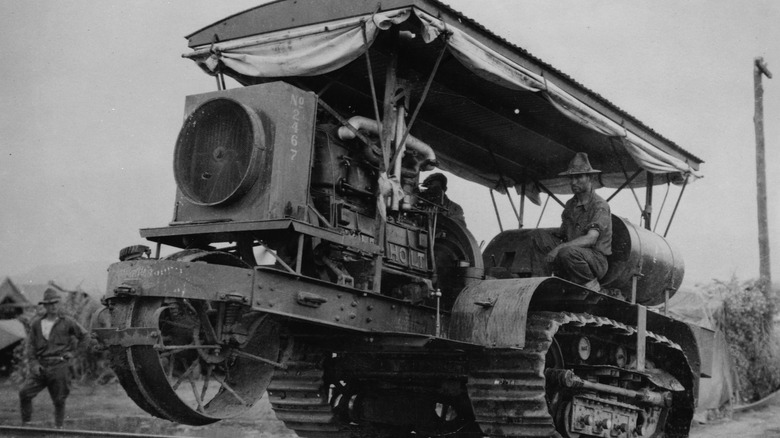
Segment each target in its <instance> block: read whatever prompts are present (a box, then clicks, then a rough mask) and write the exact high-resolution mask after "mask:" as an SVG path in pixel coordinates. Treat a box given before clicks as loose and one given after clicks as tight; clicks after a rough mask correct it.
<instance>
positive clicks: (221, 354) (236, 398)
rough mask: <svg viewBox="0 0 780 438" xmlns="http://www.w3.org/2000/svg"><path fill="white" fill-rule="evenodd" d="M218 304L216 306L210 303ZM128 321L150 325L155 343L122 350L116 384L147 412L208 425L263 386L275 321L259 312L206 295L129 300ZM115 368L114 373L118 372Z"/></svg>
mask: <svg viewBox="0 0 780 438" xmlns="http://www.w3.org/2000/svg"><path fill="white" fill-rule="evenodd" d="M217 307H218V306H217ZM129 313H130V314H131V316H130V324H129V325H130V326H131V327H147V328H148V327H153V328H157V331H158V339H157V343H155V344H154V345H133V346H131V347H126V348H124V349H121V350H120V351H118V352H117V353H120V354H122V355H125V358H126V360H124V361H115V362H117V363H122V362H124V363H126V364H127V367H128V369H127V370H122V371H123V372H122V373H121V374H122V376H124V379H122V380H124V381H123V382H122V384H123V386H124V387H125V389H126V390H127V392H128V395H130V396H131V397H132V398H134V399H136V398H138V397H141V398H143V400H141V401H140V402H139V400H135V401H136V403H138V405H139V406H141V407H142V408H144V409H145V410H147V411H148V412H149V413H151V414H153V415H156V416H159V417H162V418H165V419H168V420H171V421H175V422H178V423H183V424H190V425H204V424H210V423H213V422H216V421H219V420H222V419H225V418H230V417H234V416H236V415H239V414H241V413H242V412H244V411H245V410H246V409H247V408H249V407H251V406H252V405H253V404H254V403H255V402H257V401H258V400H259V399H260V398H261V397H262V395H263V393H264V392H265V390H266V388H267V386H268V383H269V382H270V379H271V376H272V375H273V371H274V368H275V367H278V366H282V365H281V364H279V363H278V362H277V361H278V358H279V344H280V341H279V328H278V325H277V324H276V323H275V322H274V321H272V320H271V319H270V318H268V317H267V316H265V315H261V314H258V313H246V314H245V315H241V316H236V315H235V314H233V315H232V316H233V319H232V320H231V325H230V326H226V325H224V324H223V325H219V324H217V322H218V321H219V322H224V321H225V317H224V310H223V311H222V313H220V310H218V309H213V308H212V306H211V305H210V303H208V302H206V301H196V300H187V299H175V300H165V301H163V300H162V299H143V298H142V299H136V300H135V301H134V303H133V304H132V310H131V312H129ZM118 374H119V373H118Z"/></svg>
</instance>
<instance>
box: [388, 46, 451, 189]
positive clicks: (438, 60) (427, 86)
mask: <svg viewBox="0 0 780 438" xmlns="http://www.w3.org/2000/svg"><path fill="white" fill-rule="evenodd" d="M446 51H447V41H446V39H445V42H444V45H443V46H442V48H441V52H439V57H438V58H436V63H435V64H434V65H433V70H432V71H431V74H430V75H429V76H428V81H427V82H426V83H425V88H424V89H423V92H422V95H421V96H420V100H419V101H418V102H417V106H415V108H414V112H413V113H412V118H411V119H409V124H408V125H407V126H406V130H405V131H404V135H403V136H402V137H401V141H400V142H399V143H398V149H397V150H396V154H398V153H399V151H401V145H403V144H404V143H405V142H406V138H407V137H408V136H409V132H410V131H411V130H412V125H414V121H415V120H417V114H419V113H420V108H422V105H423V102H425V99H426V98H427V97H428V91H430V89H431V84H432V83H433V78H434V77H435V76H436V72H437V71H439V65H440V64H441V60H442V58H444V53H445V52H446ZM393 158H394V159H396V160H397V159H398V157H393ZM398 178H399V179H400V178H401V175H398Z"/></svg>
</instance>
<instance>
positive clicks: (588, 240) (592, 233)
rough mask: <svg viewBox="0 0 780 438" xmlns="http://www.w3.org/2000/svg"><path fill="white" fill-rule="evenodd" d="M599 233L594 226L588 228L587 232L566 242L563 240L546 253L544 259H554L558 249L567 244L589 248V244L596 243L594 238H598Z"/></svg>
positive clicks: (549, 260)
mask: <svg viewBox="0 0 780 438" xmlns="http://www.w3.org/2000/svg"><path fill="white" fill-rule="evenodd" d="M599 234H600V232H599V230H597V229H595V228H591V229H590V230H588V233H587V234H585V235H583V236H580V237H577V238H575V239H572V240H570V241H568V242H563V243H561V244H560V245H558V246H556V247H555V248H553V250H552V251H550V252H549V253H548V254H547V257H545V261H546V262H547V263H552V261H553V260H555V257H556V256H558V251H560V250H561V249H563V248H565V247H567V246H574V247H579V248H590V247H591V246H593V244H595V243H596V240H598V238H599Z"/></svg>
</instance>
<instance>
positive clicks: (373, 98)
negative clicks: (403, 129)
mask: <svg viewBox="0 0 780 438" xmlns="http://www.w3.org/2000/svg"><path fill="white" fill-rule="evenodd" d="M363 40H364V41H365V42H366V45H368V37H367V35H366V24H365V23H363ZM369 52H370V50H366V52H365V54H366V69H367V70H368V82H369V85H370V86H371V101H372V102H373V103H374V118H375V119H376V122H377V123H378V124H379V132H382V119H381V118H380V117H379V99H377V97H376V84H375V83H374V68H373V67H372V66H371V55H370V54H369ZM382 141H383V139H382V136H381V135H380V136H379V148H380V149H381V150H382V152H383V153H384V150H385V148H384V146H383V144H384V143H383V142H382Z"/></svg>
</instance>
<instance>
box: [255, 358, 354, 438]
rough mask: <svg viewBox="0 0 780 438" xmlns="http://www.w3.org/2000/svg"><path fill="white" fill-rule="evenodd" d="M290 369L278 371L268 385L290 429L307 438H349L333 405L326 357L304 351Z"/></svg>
mask: <svg viewBox="0 0 780 438" xmlns="http://www.w3.org/2000/svg"><path fill="white" fill-rule="evenodd" d="M292 359H293V360H291V361H288V362H286V364H287V368H286V369H280V370H277V371H276V372H275V373H274V376H273V379H272V380H271V383H270V385H269V386H268V399H269V401H270V402H271V407H272V408H273V410H274V414H276V418H278V419H279V420H281V421H283V422H284V424H285V426H287V428H288V429H292V430H294V431H295V433H296V434H298V436H300V437H304V438H349V437H350V431H349V430H348V429H345V426H344V425H342V423H341V421H339V418H338V416H337V413H336V412H335V410H334V409H333V407H332V406H331V403H330V396H331V394H330V388H329V385H328V384H327V383H326V382H325V379H324V374H325V371H324V370H323V367H322V364H321V360H322V359H323V358H322V355H321V354H316V353H312V352H311V351H307V352H303V351H300V349H299V352H298V353H297V354H295V355H294V357H293V358H292Z"/></svg>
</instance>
